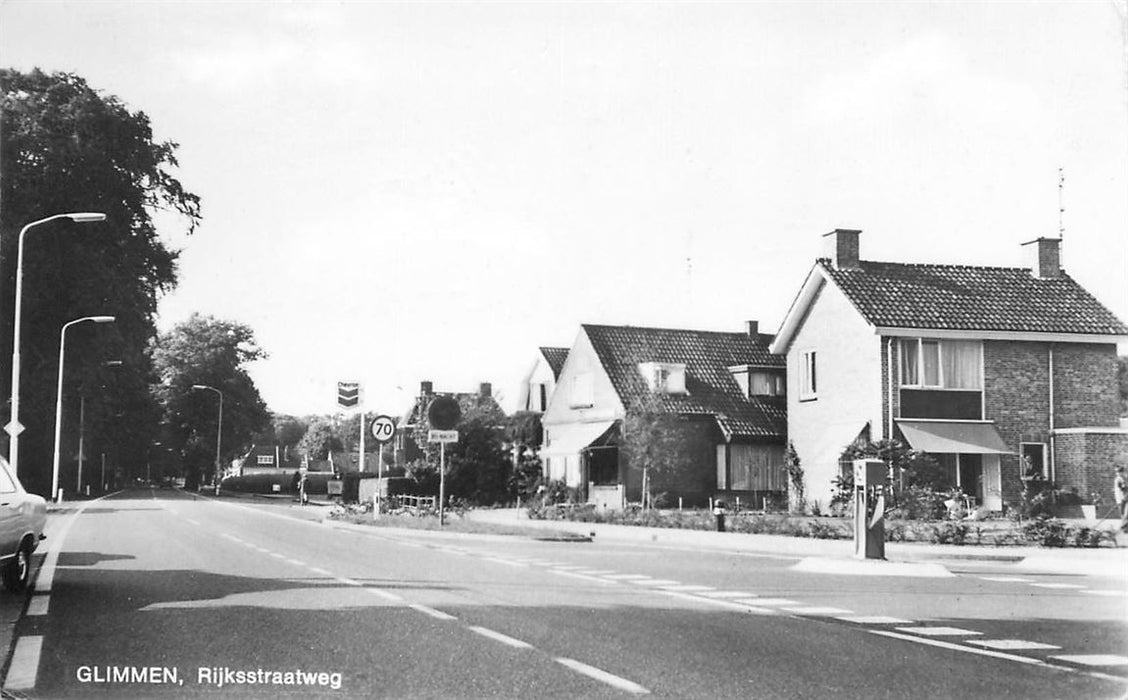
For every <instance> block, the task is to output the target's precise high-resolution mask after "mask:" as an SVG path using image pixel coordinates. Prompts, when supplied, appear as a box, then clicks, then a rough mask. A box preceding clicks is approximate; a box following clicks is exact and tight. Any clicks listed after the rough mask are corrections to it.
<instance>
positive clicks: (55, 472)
mask: <svg viewBox="0 0 1128 700" xmlns="http://www.w3.org/2000/svg"><path fill="white" fill-rule="evenodd" d="M115 320H116V319H115V318H114V317H113V316H83V317H82V318H76V319H75V320H73V321H67V322H66V323H64V324H63V329H62V330H61V331H59V386H58V388H57V389H56V391H55V458H54V461H53V462H52V465H51V500H52V501H56V500H58V498H59V442H60V438H61V437H62V434H63V432H62V431H63V368H64V367H66V359H67V358H66V351H67V329H68V328H70V327H71V326H73V325H75V324H76V323H82V322H84V321H91V322H93V323H113V322H114V321H115Z"/></svg>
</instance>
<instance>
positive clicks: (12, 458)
mask: <svg viewBox="0 0 1128 700" xmlns="http://www.w3.org/2000/svg"><path fill="white" fill-rule="evenodd" d="M56 219H70V220H71V221H74V222H75V223H79V224H85V223H90V222H94V221H104V220H105V219H106V215H105V214H101V213H98V212H72V213H70V214H55V215H54V216H48V217H47V218H46V219H40V220H38V221H32V222H31V223H30V224H28V225H27V226H24V227H23V229H21V230H20V238H19V244H18V247H17V253H16V309H15V315H16V318H15V328H14V329H13V331H12V420H11V422H9V423H8V425H6V426H4V429H5V430H7V431H8V434H9V435H11V436H12V439H11V441H10V443H9V445H10V447H9V449H8V463H9V464H11V465H12V471H14V472H16V476H17V477H18V476H19V467H20V433H21V432H23V429H24V428H23V426H22V425H20V326H21V325H22V324H21V323H20V319H21V317H22V316H23V313H22V312H23V304H22V303H21V300H22V299H23V250H24V249H23V242H24V235H25V234H26V233H27V232H28V231H30V230H31V229H32V228H33V227H35V226H38V225H40V224H45V223H47V222H48V221H54V220H56Z"/></svg>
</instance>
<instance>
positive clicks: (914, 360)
mask: <svg viewBox="0 0 1128 700" xmlns="http://www.w3.org/2000/svg"><path fill="white" fill-rule="evenodd" d="M982 368H983V361H982V345H981V343H980V342H979V341H977V340H926V339H923V338H905V339H903V340H901V386H910V387H921V388H928V389H962V390H970V391H979V390H980V389H982V388H983V378H982V377H983V373H982Z"/></svg>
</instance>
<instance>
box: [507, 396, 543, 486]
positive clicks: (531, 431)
mask: <svg viewBox="0 0 1128 700" xmlns="http://www.w3.org/2000/svg"><path fill="white" fill-rule="evenodd" d="M505 441H506V443H508V445H509V449H510V450H511V452H512V455H513V473H512V474H511V475H510V477H509V493H510V494H512V495H514V496H519V497H521V498H525V499H527V498H529V497H531V496H532V495H534V494H535V493H536V489H537V486H538V485H539V484H540V481H541V477H542V475H543V473H544V468H543V465H542V464H541V458H540V454H539V450H540V446H541V444H542V443H543V442H544V426H543V425H542V423H541V415H540V414H539V413H535V412H533V411H519V412H518V413H515V414H513V415H512V416H510V417H509V420H508V422H507V423H506V427H505Z"/></svg>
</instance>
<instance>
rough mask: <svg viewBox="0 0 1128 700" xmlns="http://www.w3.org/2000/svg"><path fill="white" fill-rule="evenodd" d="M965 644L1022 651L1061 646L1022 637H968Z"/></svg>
mask: <svg viewBox="0 0 1128 700" xmlns="http://www.w3.org/2000/svg"><path fill="white" fill-rule="evenodd" d="M966 643H967V644H974V645H976V646H980V647H987V648H988V649H999V650H1002V651H1023V650H1033V649H1061V647H1057V646H1054V645H1053V644H1042V643H1041V642H1028V641H1026V640H1024V639H969V640H967V642H966Z"/></svg>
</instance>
